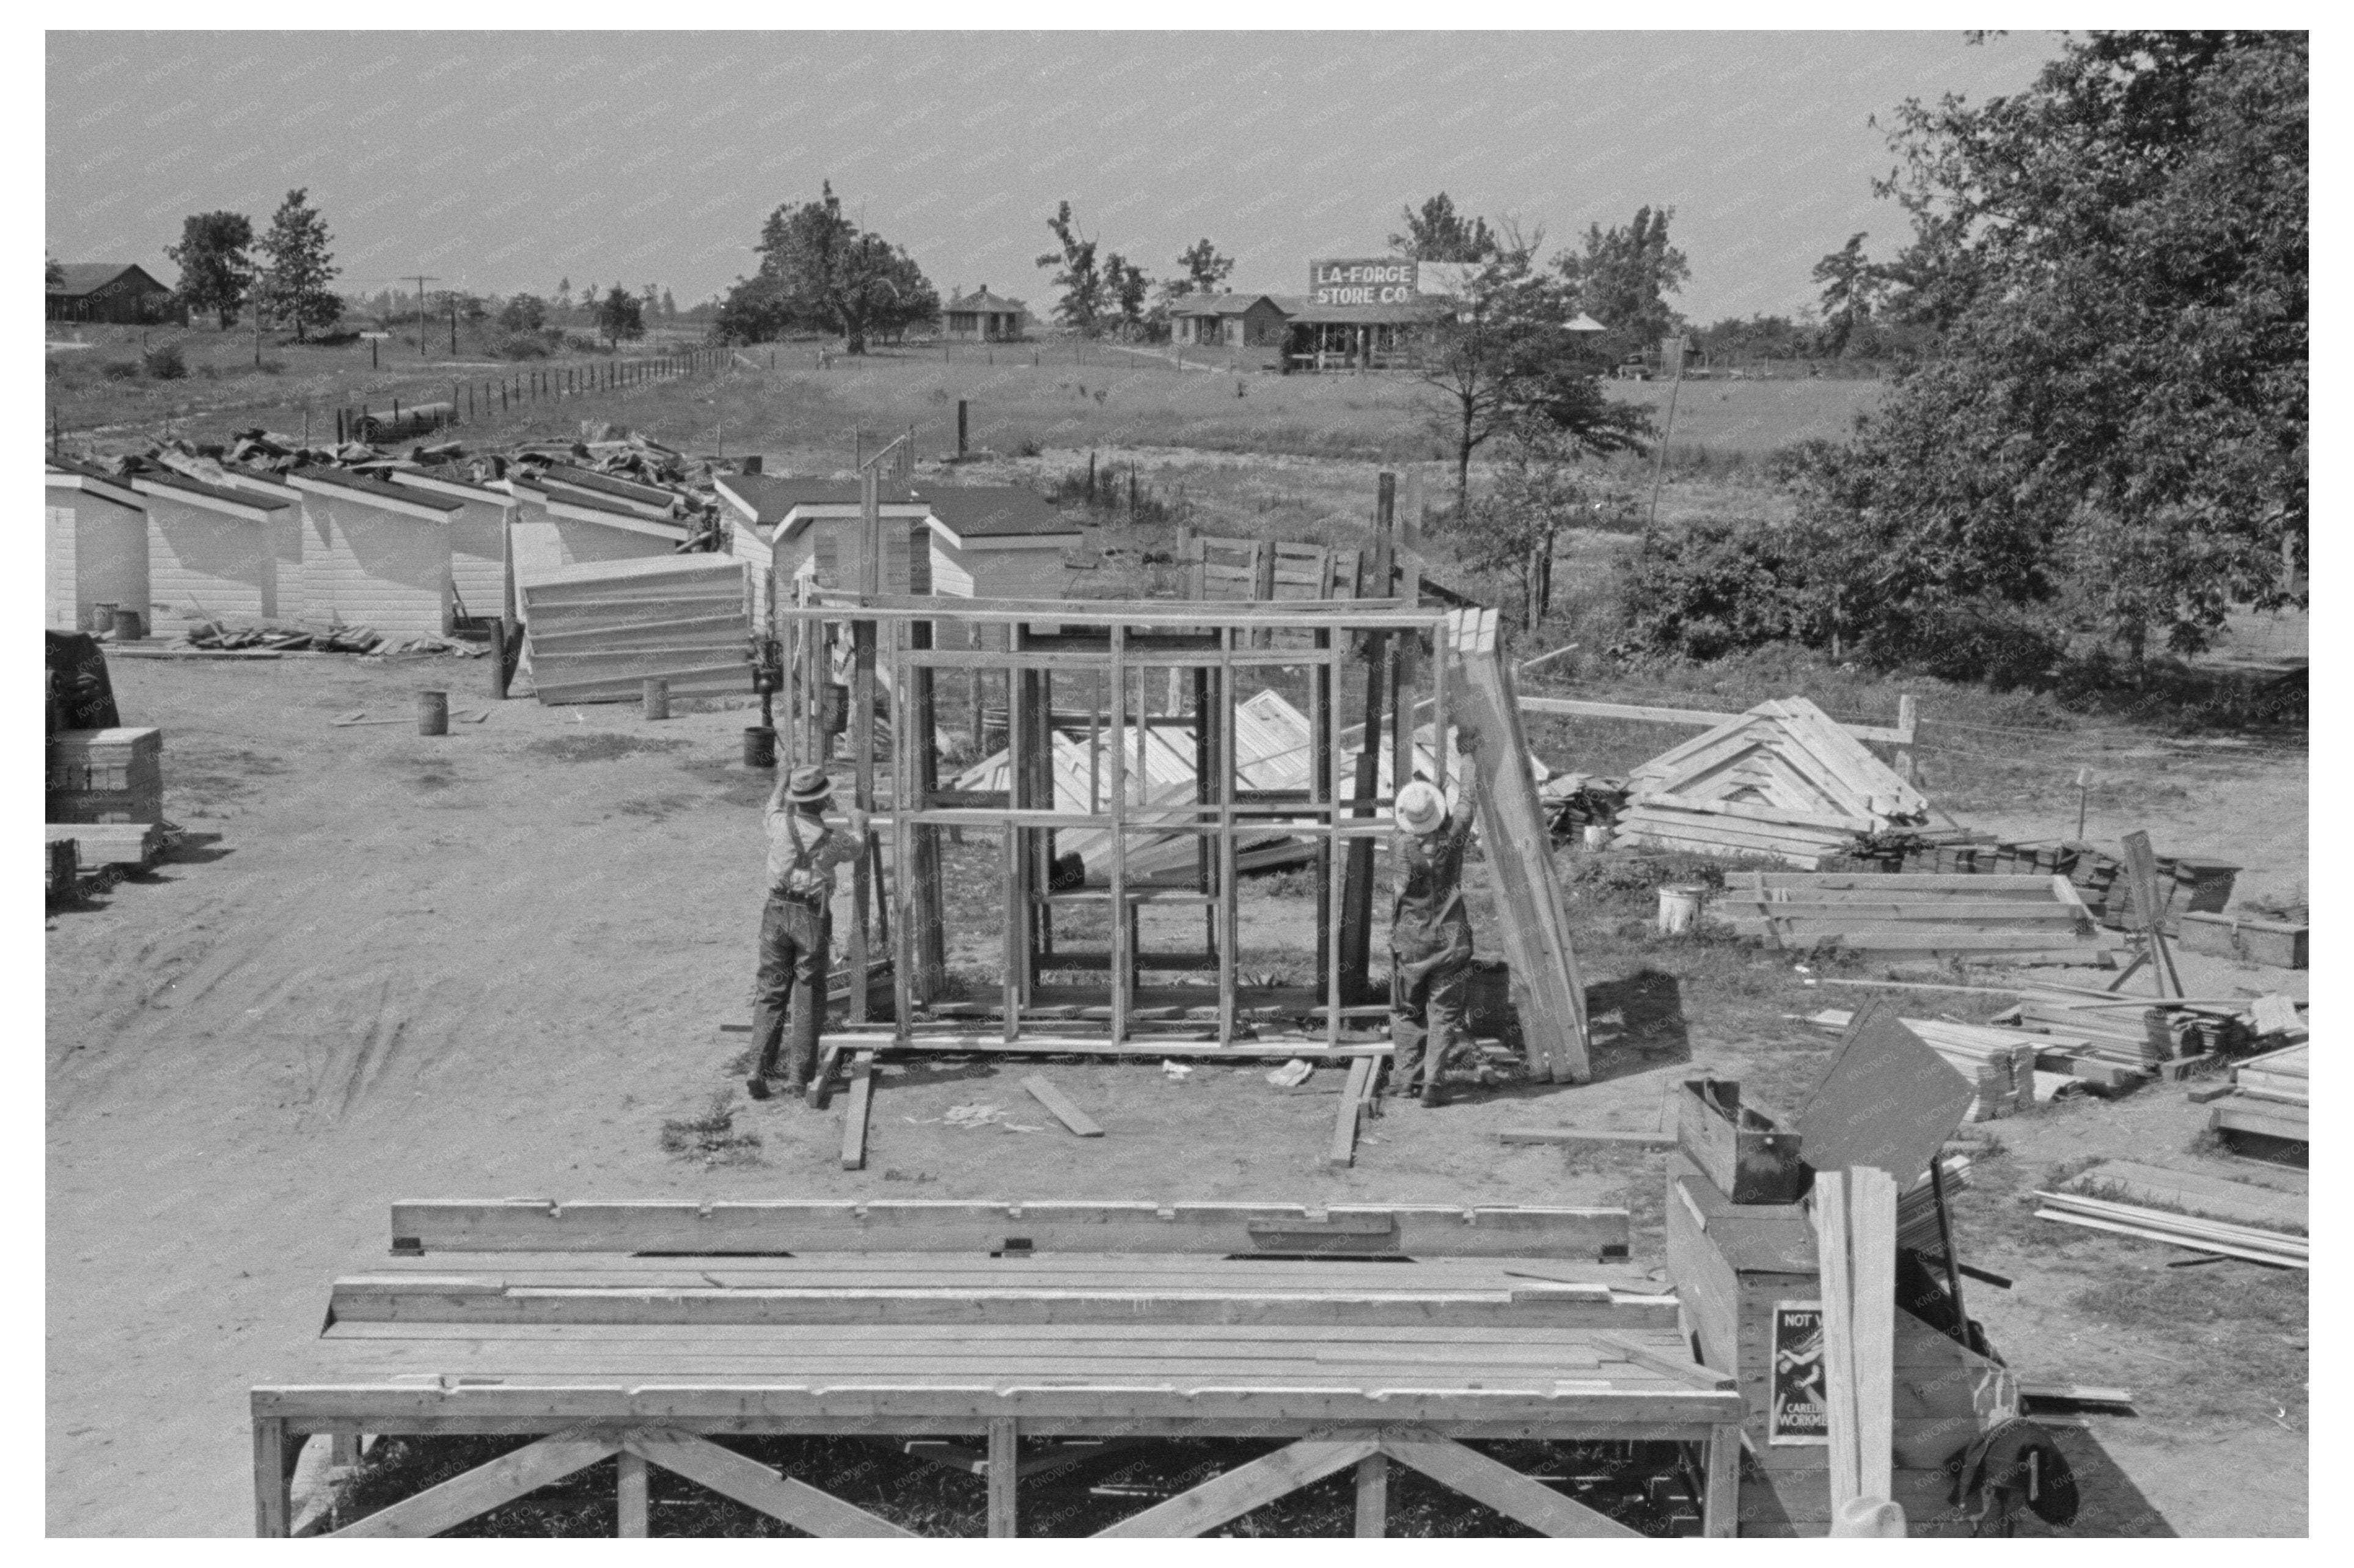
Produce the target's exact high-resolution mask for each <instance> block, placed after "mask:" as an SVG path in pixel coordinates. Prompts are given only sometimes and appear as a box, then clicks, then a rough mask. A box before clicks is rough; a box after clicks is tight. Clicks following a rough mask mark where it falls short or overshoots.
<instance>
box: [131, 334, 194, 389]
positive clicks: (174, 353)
mask: <svg viewBox="0 0 2354 1568" xmlns="http://www.w3.org/2000/svg"><path fill="white" fill-rule="evenodd" d="M139 357H140V361H141V363H142V364H143V365H144V366H146V367H147V374H148V375H150V376H154V378H155V379H156V380H158V381H177V380H180V379H182V378H183V377H184V376H186V375H187V374H188V356H187V355H185V354H182V353H181V352H180V345H179V344H176V343H164V344H156V345H155V346H154V348H151V349H149V350H148V351H147V352H146V353H145V354H143V355H140V356H139Z"/></svg>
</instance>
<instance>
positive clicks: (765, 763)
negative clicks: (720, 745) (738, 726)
mask: <svg viewBox="0 0 2354 1568" xmlns="http://www.w3.org/2000/svg"><path fill="white" fill-rule="evenodd" d="M776 765H777V732H776V731H775V730H773V729H771V728H769V726H767V725H764V724H756V725H748V726H746V727H745V730H744V766H745V767H747V768H774V767H775V766H776Z"/></svg>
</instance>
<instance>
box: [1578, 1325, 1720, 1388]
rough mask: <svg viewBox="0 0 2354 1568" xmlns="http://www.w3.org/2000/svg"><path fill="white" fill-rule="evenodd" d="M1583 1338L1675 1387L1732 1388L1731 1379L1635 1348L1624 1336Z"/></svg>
mask: <svg viewBox="0 0 2354 1568" xmlns="http://www.w3.org/2000/svg"><path fill="white" fill-rule="evenodd" d="M1586 1337H1587V1338H1588V1339H1589V1340H1592V1341H1593V1342H1594V1343H1595V1344H1596V1345H1601V1346H1604V1347H1606V1348H1607V1349H1609V1350H1612V1351H1617V1353H1618V1354H1620V1355H1622V1356H1624V1357H1626V1358H1627V1360H1628V1361H1631V1362H1632V1363H1634V1364H1635V1365H1636V1366H1638V1367H1641V1368H1642V1369H1643V1370H1644V1371H1646V1372H1658V1373H1659V1375H1660V1376H1661V1377H1669V1378H1673V1379H1675V1380H1676V1381H1677V1382H1679V1383H1689V1384H1691V1386H1692V1387H1694V1388H1731V1387H1732V1386H1733V1380H1732V1379H1731V1378H1729V1377H1720V1376H1719V1375H1717V1374H1716V1373H1715V1372H1711V1371H1709V1369H1708V1368H1706V1367H1703V1366H1699V1365H1696V1364H1694V1363H1693V1362H1692V1361H1691V1359H1690V1358H1689V1357H1685V1356H1671V1355H1662V1354H1660V1353H1659V1351H1654V1350H1649V1349H1647V1348H1646V1347H1644V1346H1642V1345H1638V1344H1637V1343H1636V1342H1635V1341H1634V1340H1630V1339H1628V1337H1627V1336H1626V1335H1624V1334H1614V1333H1600V1334H1590V1335H1588V1336H1586Z"/></svg>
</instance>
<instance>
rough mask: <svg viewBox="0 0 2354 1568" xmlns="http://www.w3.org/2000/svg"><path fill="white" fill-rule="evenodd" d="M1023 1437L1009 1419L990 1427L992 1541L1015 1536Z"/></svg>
mask: <svg viewBox="0 0 2354 1568" xmlns="http://www.w3.org/2000/svg"><path fill="white" fill-rule="evenodd" d="M1020 1451H1021V1445H1020V1433H1019V1431H1018V1429H1017V1428H1016V1427H1015V1426H1014V1424H1013V1417H1012V1416H1010V1415H999V1416H992V1417H991V1419H990V1423H989V1534H990V1539H991V1540H992V1541H1002V1540H1008V1539H1011V1538H1012V1536H1013V1533H1014V1525H1015V1523H1016V1515H1015V1512H1014V1487H1015V1485H1016V1483H1017V1482H1018V1481H1019V1479H1020V1477H1021V1459H1020V1457H1019V1455H1020Z"/></svg>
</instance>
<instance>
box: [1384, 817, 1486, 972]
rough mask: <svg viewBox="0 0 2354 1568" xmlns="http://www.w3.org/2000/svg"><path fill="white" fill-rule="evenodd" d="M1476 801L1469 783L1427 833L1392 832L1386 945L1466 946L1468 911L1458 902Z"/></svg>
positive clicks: (1413, 949) (1417, 950)
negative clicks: (1391, 888)
mask: <svg viewBox="0 0 2354 1568" xmlns="http://www.w3.org/2000/svg"><path fill="white" fill-rule="evenodd" d="M1475 816H1476V807H1475V806H1474V803H1473V801H1472V798H1471V791H1470V789H1469V786H1468V782H1467V786H1466V788H1465V789H1463V791H1462V792H1461V793H1460V794H1459V795H1458V797H1457V799H1456V802H1455V810H1454V812H1453V814H1452V815H1451V816H1450V817H1449V818H1448V819H1447V824H1446V825H1445V826H1444V827H1441V828H1439V829H1437V831H1436V832H1429V833H1408V832H1399V833H1394V834H1392V835H1391V838H1390V868H1391V876H1392V885H1393V886H1394V889H1395V894H1396V899H1395V902H1394V904H1392V905H1391V906H1390V947H1391V948H1392V949H1393V950H1394V951H1396V952H1398V953H1402V954H1408V955H1419V954H1422V953H1425V952H1437V951H1438V950H1440V949H1442V948H1454V947H1456V946H1458V943H1459V945H1460V947H1461V948H1462V951H1463V953H1464V955H1465V956H1466V957H1469V953H1470V950H1471V916H1470V914H1469V911H1468V910H1466V909H1465V908H1464V906H1463V851H1464V848H1465V846H1466V845H1468V844H1469V842H1470V839H1471V825H1472V822H1473V821H1474V818H1475Z"/></svg>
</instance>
